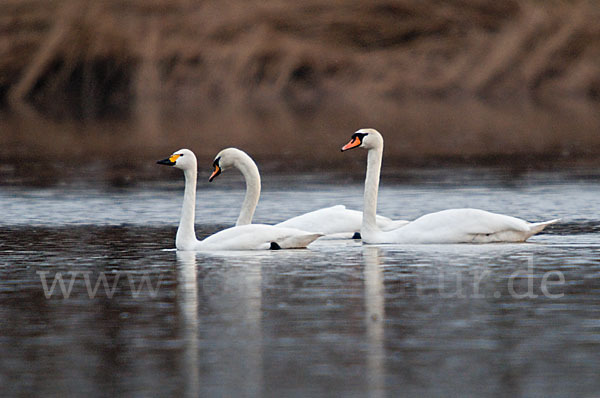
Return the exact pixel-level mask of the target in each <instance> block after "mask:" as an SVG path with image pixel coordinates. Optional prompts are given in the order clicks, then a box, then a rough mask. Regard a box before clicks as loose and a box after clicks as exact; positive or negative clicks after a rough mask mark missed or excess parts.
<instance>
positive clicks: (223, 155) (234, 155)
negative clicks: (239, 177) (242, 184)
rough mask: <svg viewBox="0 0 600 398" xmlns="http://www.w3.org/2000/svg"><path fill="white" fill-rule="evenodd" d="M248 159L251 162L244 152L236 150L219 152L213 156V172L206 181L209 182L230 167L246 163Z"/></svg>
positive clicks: (228, 149) (226, 149)
mask: <svg viewBox="0 0 600 398" xmlns="http://www.w3.org/2000/svg"><path fill="white" fill-rule="evenodd" d="M248 159H249V160H250V162H253V161H252V159H251V158H250V156H248V155H247V154H246V152H244V151H241V150H239V149H237V148H225V149H223V150H222V151H221V152H219V153H217V156H215V160H214V161H213V172H212V174H211V175H210V177H209V178H208V181H209V182H211V181H212V180H214V179H215V178H216V177H217V176H218V175H219V174H221V172H223V171H225V170H227V169H229V168H231V167H236V165H238V164H239V163H240V162H241V161H243V160H246V161H247V160H248Z"/></svg>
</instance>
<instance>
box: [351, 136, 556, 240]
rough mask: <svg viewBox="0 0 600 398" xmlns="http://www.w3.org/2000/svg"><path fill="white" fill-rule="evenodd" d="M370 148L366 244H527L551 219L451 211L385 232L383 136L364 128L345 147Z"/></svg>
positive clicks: (421, 218)
mask: <svg viewBox="0 0 600 398" xmlns="http://www.w3.org/2000/svg"><path fill="white" fill-rule="evenodd" d="M358 147H361V148H366V149H368V151H369V152H368V155H367V176H366V179H365V193H364V210H363V223H362V228H361V231H360V232H361V235H362V240H363V242H365V243H473V242H477V243H486V242H524V241H525V240H527V239H528V238H529V237H530V236H532V235H534V234H536V233H538V232H540V231H541V230H543V229H544V228H545V227H546V226H547V225H549V224H552V223H555V222H557V221H558V220H551V221H546V222H540V223H529V222H527V221H524V220H521V219H519V218H515V217H510V216H505V215H501V214H494V213H490V212H487V211H484V210H477V209H450V210H443V211H439V212H437V213H431V214H426V215H424V216H422V217H419V218H417V219H416V220H414V221H412V222H410V223H408V224H406V225H405V226H402V227H400V228H398V229H395V230H392V231H382V230H380V229H379V228H378V227H377V225H376V223H375V214H376V212H377V191H378V189H379V173H380V171H381V159H382V156H383V137H382V136H381V134H379V132H378V131H377V130H374V129H361V130H358V131H357V132H356V133H354V134H353V135H352V139H351V140H350V142H348V143H347V144H346V145H344V146H343V147H342V152H343V151H347V150H348V149H352V148H358Z"/></svg>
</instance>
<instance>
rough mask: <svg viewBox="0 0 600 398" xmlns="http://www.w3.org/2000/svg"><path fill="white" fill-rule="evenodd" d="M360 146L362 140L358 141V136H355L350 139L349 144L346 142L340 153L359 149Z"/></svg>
mask: <svg viewBox="0 0 600 398" xmlns="http://www.w3.org/2000/svg"><path fill="white" fill-rule="evenodd" d="M360 144H362V140H361V139H360V137H359V136H357V135H355V136H353V137H352V139H351V140H350V142H348V143H347V144H346V145H344V146H343V147H342V152H344V151H347V150H348V149H352V148H356V147H359V146H360Z"/></svg>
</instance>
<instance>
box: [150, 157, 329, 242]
mask: <svg viewBox="0 0 600 398" xmlns="http://www.w3.org/2000/svg"><path fill="white" fill-rule="evenodd" d="M157 163H158V164H163V165H167V166H174V167H176V168H178V169H181V170H183V174H184V176H185V192H184V195H183V207H182V209H181V219H180V221H179V227H178V228H177V236H176V238H175V246H176V247H177V250H195V251H203V250H258V249H279V248H282V249H292V248H303V247H306V246H307V245H308V244H310V243H311V242H313V241H314V240H316V239H318V238H319V237H321V236H323V234H320V233H311V232H305V231H300V230H298V229H293V228H280V227H274V226H272V225H264V224H253V225H244V226H239V227H232V228H227V229H225V230H223V231H220V232H217V233H216V234H214V235H211V236H209V237H207V238H206V239H204V240H201V241H199V240H198V239H197V238H196V232H195V231H194V219H195V213H196V209H195V207H196V177H197V174H198V171H197V161H196V156H195V155H194V153H193V152H192V151H190V150H189V149H180V150H179V151H176V152H174V153H173V154H172V155H171V156H170V157H168V158H166V159H163V160H159V161H158V162H157Z"/></svg>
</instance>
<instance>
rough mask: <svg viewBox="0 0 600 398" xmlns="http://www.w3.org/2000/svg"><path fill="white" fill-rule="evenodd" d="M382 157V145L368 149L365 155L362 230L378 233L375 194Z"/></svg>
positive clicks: (377, 188)
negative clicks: (365, 172)
mask: <svg viewBox="0 0 600 398" xmlns="http://www.w3.org/2000/svg"><path fill="white" fill-rule="evenodd" d="M382 156H383V143H382V144H381V146H378V147H375V148H371V149H369V153H368V155H367V176H366V178H365V194H364V205H363V206H364V207H363V219H362V230H373V231H378V227H377V194H378V191H379V176H380V173H381V159H382Z"/></svg>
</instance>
